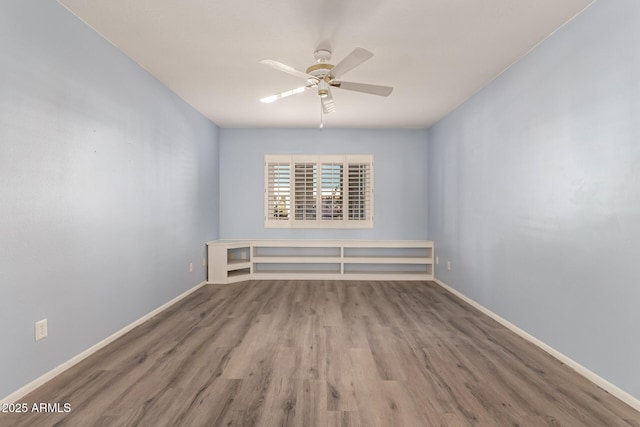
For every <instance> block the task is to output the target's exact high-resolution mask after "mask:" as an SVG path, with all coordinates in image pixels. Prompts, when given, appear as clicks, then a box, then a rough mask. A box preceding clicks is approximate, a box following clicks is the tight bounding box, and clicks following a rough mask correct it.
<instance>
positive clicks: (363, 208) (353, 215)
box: [347, 163, 373, 221]
mask: <svg viewBox="0 0 640 427" xmlns="http://www.w3.org/2000/svg"><path fill="white" fill-rule="evenodd" d="M347 182H348V183H347V187H348V188H347V191H348V194H349V198H348V212H347V218H348V219H349V220H352V221H367V220H369V219H370V217H371V216H372V208H373V207H372V197H371V192H372V190H373V178H372V172H371V164H370V163H349V166H348V178H347Z"/></svg>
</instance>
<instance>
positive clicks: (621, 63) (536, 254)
mask: <svg viewBox="0 0 640 427" xmlns="http://www.w3.org/2000/svg"><path fill="white" fill-rule="evenodd" d="M639 22H640V2H638V1H637V0H606V1H599V2H596V3H595V4H594V5H593V6H592V7H590V8H589V9H587V10H586V11H585V12H584V13H582V14H581V15H580V16H578V17H577V18H576V19H574V20H573V21H572V22H570V23H569V24H568V25H566V26H565V27H564V28H562V29H561V30H559V31H558V32H557V33H556V34H554V35H553V36H552V37H551V38H550V39H548V40H547V41H545V42H544V43H543V44H542V45H540V46H539V47H538V48H536V49H535V50H534V51H533V52H531V53H530V54H529V55H527V56H526V57H525V58H524V59H522V60H521V61H520V62H518V63H517V64H516V65H514V66H513V67H512V68H511V69H509V70H508V71H507V72H506V73H504V74H503V75H501V76H500V77H499V78H498V79H497V80H495V81H494V82H493V83H491V84H490V85H489V86H488V87H486V88H485V89H484V90H482V91H481V92H480V93H478V94H476V95H475V96H474V97H472V98H471V99H469V100H468V101H467V102H465V103H464V104H463V105H462V106H461V107H459V108H458V109H457V110H456V111H454V112H453V113H451V114H449V115H448V116H447V117H446V118H444V119H443V120H441V121H440V122H439V123H438V124H436V125H435V126H434V127H432V128H431V129H430V131H429V141H430V147H429V232H430V237H431V238H432V239H433V240H434V241H435V247H436V253H437V254H438V255H439V257H440V264H439V265H438V266H437V269H436V275H437V277H438V278H439V279H441V280H443V281H444V282H446V283H447V284H449V285H451V286H453V287H454V288H456V289H458V290H460V291H461V292H462V293H464V294H466V295H468V296H469V297H471V298H473V299H475V300H476V301H478V302H480V303H481V304H483V305H484V306H486V307H488V308H489V309H491V310H493V311H494V312H496V313H498V314H499V315H501V316H502V317H504V318H506V319H507V320H509V321H511V322H512V323H514V324H516V325H517V326H519V327H521V328H522V329H524V330H526V331H527V332H529V333H531V334H532V335H534V336H536V337H537V338H539V339H541V340H542V341H544V342H546V343H547V344H549V345H551V346H552V347H554V348H556V349H558V350H559V351H561V352H562V353H564V354H566V355H567V356H569V357H571V358H572V359H574V360H576V361H577V362H579V363H581V364H582V365H584V366H586V367H587V368H588V369H590V370H592V371H594V372H595V373H597V374H599V375H600V376H602V377H604V378H605V379H607V380H609V381H610V382H612V383H614V384H616V385H618V386H619V387H621V388H622V389H624V390H626V391H627V392H629V393H631V394H633V395H634V396H636V397H640V369H639V368H638V367H639V361H640V334H639V330H638V327H639V325H640V309H639V308H638V302H639V301H640V269H639V268H638V264H639V260H640V249H639V248H640V246H639V244H638V243H639V242H640V25H638V23H639ZM447 260H451V261H452V271H451V272H449V271H446V268H445V264H444V263H445V262H446V261H447Z"/></svg>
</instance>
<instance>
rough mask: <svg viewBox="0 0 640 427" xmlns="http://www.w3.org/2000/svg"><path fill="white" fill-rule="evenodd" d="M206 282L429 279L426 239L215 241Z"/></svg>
mask: <svg viewBox="0 0 640 427" xmlns="http://www.w3.org/2000/svg"><path fill="white" fill-rule="evenodd" d="M207 247H208V258H209V270H208V283H214V284H224V283H233V282H238V281H242V280H249V279H254V280H269V279H294V280H305V279H322V280H330V279H336V280H394V279H396V280H433V274H434V271H433V258H434V254H433V242H431V241H427V240H376V241H372V240H251V241H236V240H216V241H212V242H208V243H207Z"/></svg>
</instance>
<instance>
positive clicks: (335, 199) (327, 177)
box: [320, 163, 344, 221]
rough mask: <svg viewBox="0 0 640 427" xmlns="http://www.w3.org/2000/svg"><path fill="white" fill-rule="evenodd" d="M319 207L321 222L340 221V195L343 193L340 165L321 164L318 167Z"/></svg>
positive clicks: (341, 165)
mask: <svg viewBox="0 0 640 427" xmlns="http://www.w3.org/2000/svg"><path fill="white" fill-rule="evenodd" d="M320 168H321V169H320V170H321V171H322V173H321V176H320V188H321V194H320V196H321V206H322V211H321V212H322V214H321V217H320V219H321V220H323V221H341V220H342V219H343V216H342V201H343V198H342V194H343V192H344V188H343V180H342V170H343V168H344V165H343V164H342V163H322V165H321V167H320Z"/></svg>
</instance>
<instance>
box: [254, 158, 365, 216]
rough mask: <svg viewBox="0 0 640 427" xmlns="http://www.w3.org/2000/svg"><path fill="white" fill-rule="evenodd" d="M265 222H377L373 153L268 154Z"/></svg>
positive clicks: (266, 163)
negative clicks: (328, 154)
mask: <svg viewBox="0 0 640 427" xmlns="http://www.w3.org/2000/svg"><path fill="white" fill-rule="evenodd" d="M265 227H298V228H322V227H328V228H371V227H373V156H371V155H359V156H283V155H267V156H265Z"/></svg>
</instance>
